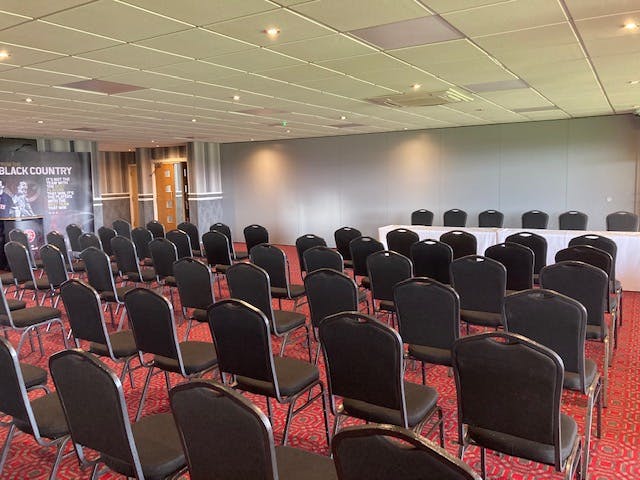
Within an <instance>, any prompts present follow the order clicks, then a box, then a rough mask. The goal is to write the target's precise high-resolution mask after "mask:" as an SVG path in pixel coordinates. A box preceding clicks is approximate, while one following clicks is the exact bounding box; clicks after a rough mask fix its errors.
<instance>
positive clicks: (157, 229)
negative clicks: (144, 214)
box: [145, 220, 164, 238]
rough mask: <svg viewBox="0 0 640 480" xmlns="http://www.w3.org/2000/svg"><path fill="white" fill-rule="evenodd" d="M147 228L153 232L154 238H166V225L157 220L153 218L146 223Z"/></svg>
mask: <svg viewBox="0 0 640 480" xmlns="http://www.w3.org/2000/svg"><path fill="white" fill-rule="evenodd" d="M145 226H146V227H147V230H149V231H150V232H151V235H153V238H164V225H162V224H161V223H160V222H159V221H157V220H151V221H149V222H147V224H146V225H145Z"/></svg>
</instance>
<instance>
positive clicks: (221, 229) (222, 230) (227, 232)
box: [209, 222, 249, 260]
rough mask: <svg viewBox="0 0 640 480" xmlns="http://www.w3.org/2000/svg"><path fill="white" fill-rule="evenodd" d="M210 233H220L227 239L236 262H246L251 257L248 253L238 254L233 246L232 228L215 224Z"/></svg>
mask: <svg viewBox="0 0 640 480" xmlns="http://www.w3.org/2000/svg"><path fill="white" fill-rule="evenodd" d="M209 231H210V232H219V233H221V234H223V235H224V236H225V237H227V241H228V242H229V249H230V250H231V256H232V258H233V259H234V260H244V259H245V258H247V257H248V256H249V254H248V253H247V252H240V251H238V252H236V249H235V247H234V245H233V237H232V236H231V228H229V226H228V225H225V224H224V223H220V222H218V223H214V224H213V225H211V226H210V227H209Z"/></svg>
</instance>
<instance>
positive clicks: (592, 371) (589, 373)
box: [562, 358, 598, 392]
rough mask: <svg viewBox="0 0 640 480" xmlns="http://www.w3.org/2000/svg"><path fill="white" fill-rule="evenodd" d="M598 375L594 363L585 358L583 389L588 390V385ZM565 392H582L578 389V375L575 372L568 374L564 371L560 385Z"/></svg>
mask: <svg viewBox="0 0 640 480" xmlns="http://www.w3.org/2000/svg"><path fill="white" fill-rule="evenodd" d="M596 375H598V366H597V365H596V362H594V361H593V360H591V359H589V358H587V359H585V361H584V377H585V378H584V385H585V389H586V388H589V385H591V384H592V383H593V380H594V379H595V378H596ZM562 386H563V387H564V388H566V389H567V390H577V391H579V392H581V391H582V388H581V387H580V375H578V373H576V372H568V371H566V370H565V371H564V383H563V385H562Z"/></svg>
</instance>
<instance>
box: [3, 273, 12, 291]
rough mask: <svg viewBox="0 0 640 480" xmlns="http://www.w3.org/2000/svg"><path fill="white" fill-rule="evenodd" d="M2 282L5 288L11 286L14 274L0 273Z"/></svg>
mask: <svg viewBox="0 0 640 480" xmlns="http://www.w3.org/2000/svg"><path fill="white" fill-rule="evenodd" d="M0 281H2V285H3V286H4V287H5V288H6V287H8V286H9V285H10V284H12V283H13V282H14V278H13V273H11V272H6V273H0Z"/></svg>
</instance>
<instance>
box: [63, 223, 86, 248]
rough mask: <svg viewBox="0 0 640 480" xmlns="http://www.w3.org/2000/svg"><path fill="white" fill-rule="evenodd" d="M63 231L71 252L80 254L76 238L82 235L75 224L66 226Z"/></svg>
mask: <svg viewBox="0 0 640 480" xmlns="http://www.w3.org/2000/svg"><path fill="white" fill-rule="evenodd" d="M65 230H66V232H67V237H68V238H69V246H70V247H71V250H72V251H74V252H80V251H81V250H82V249H81V248H80V244H79V243H78V238H79V237H80V235H82V229H81V228H80V227H79V226H78V225H76V224H75V223H71V224H69V225H67V227H66V228H65Z"/></svg>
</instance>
